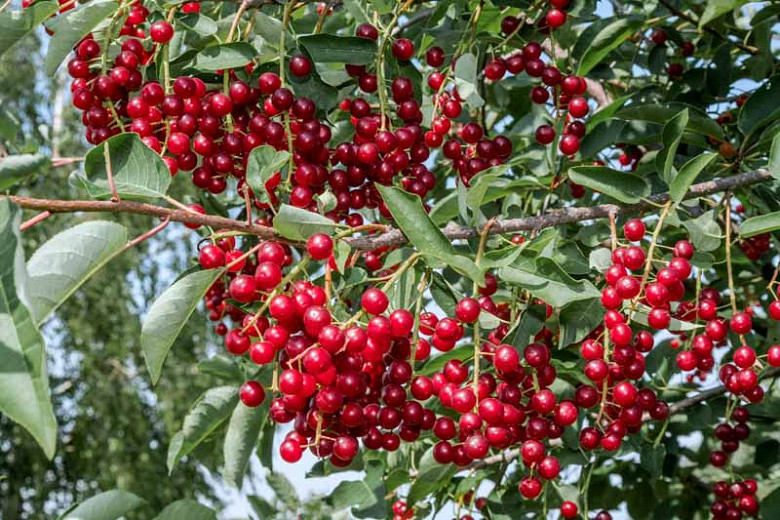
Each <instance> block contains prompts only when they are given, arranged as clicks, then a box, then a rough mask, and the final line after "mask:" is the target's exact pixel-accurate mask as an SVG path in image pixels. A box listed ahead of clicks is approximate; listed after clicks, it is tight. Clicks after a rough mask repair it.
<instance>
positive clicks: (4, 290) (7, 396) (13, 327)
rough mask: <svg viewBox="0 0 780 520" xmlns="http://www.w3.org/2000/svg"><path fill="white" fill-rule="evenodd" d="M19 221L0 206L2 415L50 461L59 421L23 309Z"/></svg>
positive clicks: (12, 210)
mask: <svg viewBox="0 0 780 520" xmlns="http://www.w3.org/2000/svg"><path fill="white" fill-rule="evenodd" d="M21 216H22V211H21V210H20V209H19V207H18V206H17V205H15V204H12V203H11V202H10V201H9V200H8V199H2V200H0V373H2V377H0V412H2V413H3V414H4V415H5V416H6V417H8V418H9V419H11V420H12V421H14V422H16V423H19V424H20V425H21V426H22V427H23V428H25V429H26V430H27V431H28V432H30V434H31V435H32V436H33V437H34V438H35V440H36V441H37V442H38V444H39V445H40V446H41V448H43V451H44V452H45V453H46V456H47V457H48V458H49V459H51V458H53V457H54V451H55V449H56V446H57V421H56V419H55V417H54V411H53V409H52V405H51V401H50V399H49V378H48V375H47V372H46V353H45V350H44V349H45V345H44V341H43V337H42V336H41V333H40V332H39V331H38V328H37V327H36V326H35V323H34V322H33V319H32V314H31V313H30V311H29V310H28V308H27V306H26V305H25V303H26V302H27V300H28V298H27V294H26V288H27V285H28V284H27V271H26V268H25V265H24V251H23V250H22V244H21V236H20V232H19V225H20V223H21Z"/></svg>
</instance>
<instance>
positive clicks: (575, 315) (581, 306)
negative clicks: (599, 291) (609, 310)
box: [558, 298, 602, 348]
mask: <svg viewBox="0 0 780 520" xmlns="http://www.w3.org/2000/svg"><path fill="white" fill-rule="evenodd" d="M600 311H602V307H601V300H600V299H599V298H593V299H591V300H581V301H576V302H572V303H570V304H569V305H567V306H565V307H564V308H563V309H561V315H560V318H559V324H560V340H559V343H558V347H559V348H564V347H567V346H569V345H571V344H572V343H577V342H579V341H582V340H583V339H585V336H587V335H588V334H590V332H591V331H592V330H593V329H595V328H596V327H597V326H598V325H599V323H600V322H601V318H600V317H599V312H600Z"/></svg>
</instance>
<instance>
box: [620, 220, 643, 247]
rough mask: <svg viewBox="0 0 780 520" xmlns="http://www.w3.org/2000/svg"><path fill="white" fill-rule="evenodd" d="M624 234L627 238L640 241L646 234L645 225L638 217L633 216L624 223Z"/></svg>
mask: <svg viewBox="0 0 780 520" xmlns="http://www.w3.org/2000/svg"><path fill="white" fill-rule="evenodd" d="M623 235H624V236H625V237H626V240H630V241H631V242H639V241H640V240H642V238H643V237H644V236H645V225H644V223H643V222H642V221H641V220H639V219H638V218H633V219H631V220H629V221H628V222H626V223H625V224H623Z"/></svg>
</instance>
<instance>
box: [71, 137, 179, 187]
mask: <svg viewBox="0 0 780 520" xmlns="http://www.w3.org/2000/svg"><path fill="white" fill-rule="evenodd" d="M106 148H107V149H108V153H106ZM107 165H110V167H111V171H112V173H113V177H114V185H115V186H116V191H117V193H118V194H119V196H120V197H121V198H123V199H130V200H156V199H159V198H160V197H164V196H165V194H166V192H167V191H168V187H169V186H170V184H171V173H170V172H169V171H168V168H167V167H166V166H165V162H164V161H163V160H162V158H161V157H160V156H159V155H157V153H155V152H154V151H153V150H152V149H150V148H149V147H148V146H146V145H145V144H144V143H143V141H141V138H140V137H139V136H138V134H136V133H125V134H119V135H116V136H114V137H112V138H110V139H108V140H107V141H105V142H104V143H102V144H101V145H99V146H96V147H95V148H93V149H92V150H90V151H89V153H87V157H86V159H85V161H84V173H83V174H82V173H77V174H75V175H73V176H72V177H71V180H72V182H73V183H74V184H75V185H76V186H78V187H80V188H82V189H84V190H86V192H87V194H88V195H89V196H90V197H91V198H93V199H110V198H111V196H112V193H111V189H110V187H109V184H108V175H107V171H108V170H107V169H106V167H107Z"/></svg>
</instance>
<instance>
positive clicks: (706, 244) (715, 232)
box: [683, 211, 723, 252]
mask: <svg viewBox="0 0 780 520" xmlns="http://www.w3.org/2000/svg"><path fill="white" fill-rule="evenodd" d="M683 227H685V229H687V230H688V233H689V235H690V239H691V243H692V244H693V247H694V248H695V249H696V251H701V252H708V251H715V250H716V249H718V248H719V247H720V243H721V240H723V233H722V231H721V229H720V224H718V222H717V219H716V215H715V212H714V211H707V212H706V213H704V214H703V215H701V216H700V217H696V218H695V219H691V220H686V221H685V222H683Z"/></svg>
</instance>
